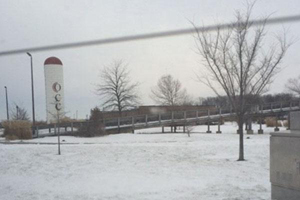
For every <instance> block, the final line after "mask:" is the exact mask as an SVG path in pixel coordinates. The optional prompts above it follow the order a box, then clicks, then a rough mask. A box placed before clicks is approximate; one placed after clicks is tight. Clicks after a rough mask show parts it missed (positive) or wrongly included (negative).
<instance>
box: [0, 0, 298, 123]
mask: <svg viewBox="0 0 300 200" xmlns="http://www.w3.org/2000/svg"><path fill="white" fill-rule="evenodd" d="M242 8H244V1H242V0H198V1H197V0H164V1H162V0H160V1H159V0H151V1H146V0H130V1H129V0H128V1H125V0H109V1H98V0H86V1H74V0H64V1H62V0H52V1H38V0H31V1H29V0H27V1H17V0H11V1H7V0H0V13H1V17H0V30H1V34H0V51H6V50H13V49H20V48H26V47H36V46H43V45H51V44H59V43H68V42H78V41H86V40H92V39H102V38H103V39H104V38H111V37H119V36H127V35H133V34H142V33H149V32H157V31H167V30H174V29H182V28H191V26H190V24H189V22H188V20H194V21H195V23H196V24H199V25H202V24H205V25H209V24H215V23H216V22H231V21H232V20H233V19H234V11H235V10H236V9H242ZM299 11H300V1H299V0H285V1H282V0H259V1H257V3H256V6H255V9H254V17H261V16H266V15H267V14H271V13H273V15H272V16H273V17H279V16H286V15H296V14H299V13H300V12H299ZM284 27H286V28H289V34H290V35H289V36H292V37H298V36H299V35H300V28H299V27H300V26H299V23H294V24H287V25H284ZM278 30H279V31H281V30H282V26H273V27H268V32H269V33H270V34H271V35H272V34H273V35H274V33H275V32H278ZM194 50H195V45H194V39H193V37H192V35H185V36H177V37H169V38H161V39H151V40H144V41H135V42H126V43H120V44H110V45H103V46H93V47H84V48H76V49H66V50H53V51H47V52H41V53H33V54H32V55H33V58H34V61H33V62H34V83H35V102H36V118H37V120H41V119H45V117H46V111H45V110H46V106H45V102H46V100H45V80H44V69H43V68H44V66H43V63H44V61H45V59H46V58H47V57H50V56H56V57H58V58H60V59H61V60H62V62H63V64H64V84H65V105H66V110H67V111H69V113H68V115H69V116H70V117H73V116H74V114H75V112H76V110H78V114H79V117H80V118H84V117H85V116H86V114H89V110H90V109H91V108H93V107H95V106H97V105H100V103H101V102H100V101H99V97H97V96H96V95H95V94H94V90H95V86H94V85H95V84H96V83H97V82H98V81H99V78H98V76H99V70H100V69H102V68H103V66H104V65H108V64H110V63H111V62H112V61H113V60H118V59H122V60H124V61H125V62H126V63H128V64H129V69H130V71H131V75H132V79H133V80H135V81H138V82H140V83H141V85H140V88H139V91H140V94H141V95H140V96H141V99H142V102H143V104H147V105H149V104H153V102H152V100H151V99H150V98H149V94H150V90H151V87H153V86H155V85H156V83H157V80H158V79H159V78H160V76H162V75H165V74H171V75H173V76H174V77H175V78H178V79H179V80H180V81H181V82H182V84H183V86H184V87H185V88H187V90H188V93H189V94H191V95H192V96H194V97H195V98H196V97H207V96H214V93H213V92H212V91H211V90H210V89H208V88H207V87H205V86H204V85H202V84H200V83H197V82H196V81H195V74H194V73H195V72H197V71H198V70H199V68H201V62H200V58H199V56H198V55H197V54H196V53H195V52H194ZM299 52H300V44H299V42H298V43H295V44H294V45H293V46H292V47H291V48H290V49H289V52H288V54H287V56H286V57H285V59H284V62H283V65H282V67H283V68H284V69H283V70H282V71H281V72H280V73H279V75H277V76H276V79H275V81H274V82H273V84H272V85H271V88H270V93H280V92H284V91H285V89H284V84H285V83H286V81H287V79H288V78H290V77H296V76H298V75H299V74H300V67H299V63H300V56H299ZM0 75H1V76H0V77H1V78H0V91H1V93H0V120H3V119H5V118H6V109H5V96H4V94H5V93H4V86H5V85H6V86H7V87H8V92H9V103H10V106H11V107H12V105H13V102H15V103H17V104H20V105H21V106H23V107H25V108H26V109H27V110H28V112H29V114H30V116H31V85H30V84H31V83H30V59H29V57H28V56H27V55H26V54H23V55H21V54H20V55H13V56H2V57H0Z"/></svg>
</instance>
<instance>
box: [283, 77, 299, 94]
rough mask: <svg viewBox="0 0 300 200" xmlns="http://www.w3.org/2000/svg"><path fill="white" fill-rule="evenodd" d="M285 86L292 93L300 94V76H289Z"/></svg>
mask: <svg viewBox="0 0 300 200" xmlns="http://www.w3.org/2000/svg"><path fill="white" fill-rule="evenodd" d="M285 87H286V88H287V89H288V90H289V91H290V92H292V93H294V94H296V95H298V96H300V76H298V77H297V78H290V79H289V80H288V81H287V83H286V85H285Z"/></svg>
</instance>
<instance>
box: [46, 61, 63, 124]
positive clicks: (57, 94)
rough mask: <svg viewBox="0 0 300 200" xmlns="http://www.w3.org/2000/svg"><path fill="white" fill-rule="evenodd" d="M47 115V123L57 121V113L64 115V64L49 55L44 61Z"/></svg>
mask: <svg viewBox="0 0 300 200" xmlns="http://www.w3.org/2000/svg"><path fill="white" fill-rule="evenodd" d="M44 72H45V86H46V88H45V91H46V115H47V123H48V124H49V123H54V122H56V121H57V114H58V113H59V115H60V117H63V115H64V76H63V64H62V62H61V60H59V59H58V58H56V57H49V58H47V59H46V60H45V62H44Z"/></svg>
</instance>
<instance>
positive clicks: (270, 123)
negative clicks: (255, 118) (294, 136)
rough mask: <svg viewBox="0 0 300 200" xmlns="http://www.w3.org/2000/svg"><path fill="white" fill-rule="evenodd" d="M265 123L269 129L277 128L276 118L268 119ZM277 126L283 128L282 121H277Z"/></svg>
mask: <svg viewBox="0 0 300 200" xmlns="http://www.w3.org/2000/svg"><path fill="white" fill-rule="evenodd" d="M265 123H266V125H267V127H275V126H276V118H275V117H267V118H266V119H265ZM277 126H279V127H281V126H282V124H281V122H280V121H277Z"/></svg>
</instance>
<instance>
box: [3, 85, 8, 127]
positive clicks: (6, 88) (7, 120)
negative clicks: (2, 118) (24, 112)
mask: <svg viewBox="0 0 300 200" xmlns="http://www.w3.org/2000/svg"><path fill="white" fill-rule="evenodd" d="M4 88H5V96H6V117H7V121H9V113H8V97H7V87H6V86H4Z"/></svg>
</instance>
